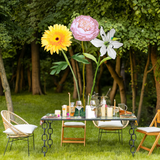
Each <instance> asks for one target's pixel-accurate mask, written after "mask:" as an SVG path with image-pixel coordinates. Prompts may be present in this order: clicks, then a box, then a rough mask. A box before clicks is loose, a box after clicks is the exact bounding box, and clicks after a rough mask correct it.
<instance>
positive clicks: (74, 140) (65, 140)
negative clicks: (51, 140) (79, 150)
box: [61, 121, 86, 146]
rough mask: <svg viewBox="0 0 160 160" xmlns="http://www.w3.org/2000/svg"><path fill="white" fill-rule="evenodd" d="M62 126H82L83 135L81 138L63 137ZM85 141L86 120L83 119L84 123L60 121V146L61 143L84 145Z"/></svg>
mask: <svg viewBox="0 0 160 160" xmlns="http://www.w3.org/2000/svg"><path fill="white" fill-rule="evenodd" d="M64 128H83V129H84V137H83V138H65V137H64ZM85 141H86V121H85V123H83V122H64V121H62V134H61V146H62V143H83V144H84V146H85Z"/></svg>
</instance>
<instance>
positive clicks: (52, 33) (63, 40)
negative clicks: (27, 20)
mask: <svg viewBox="0 0 160 160" xmlns="http://www.w3.org/2000/svg"><path fill="white" fill-rule="evenodd" d="M48 28H49V30H46V31H45V32H44V34H43V37H42V38H41V41H42V47H44V46H45V48H44V49H45V50H47V51H49V50H50V52H51V54H53V52H57V54H59V50H65V51H67V47H69V46H70V45H71V43H72V42H71V41H70V39H71V38H72V36H71V35H72V32H70V31H69V29H68V28H67V27H66V26H64V25H60V24H59V25H58V24H55V25H54V26H49V27H48Z"/></svg>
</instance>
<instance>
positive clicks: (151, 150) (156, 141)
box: [148, 134, 160, 155]
mask: <svg viewBox="0 0 160 160" xmlns="http://www.w3.org/2000/svg"><path fill="white" fill-rule="evenodd" d="M159 138H160V134H159V135H158V136H157V138H156V140H155V142H154V143H153V146H152V148H151V149H150V151H149V153H148V155H150V154H151V153H152V152H153V150H154V148H155V146H156V145H157V143H158V140H159Z"/></svg>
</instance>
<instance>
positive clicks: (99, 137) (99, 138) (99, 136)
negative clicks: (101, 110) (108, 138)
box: [98, 129, 103, 145]
mask: <svg viewBox="0 0 160 160" xmlns="http://www.w3.org/2000/svg"><path fill="white" fill-rule="evenodd" d="M102 131H103V130H101V129H99V134H98V145H99V142H100V141H101V138H102Z"/></svg>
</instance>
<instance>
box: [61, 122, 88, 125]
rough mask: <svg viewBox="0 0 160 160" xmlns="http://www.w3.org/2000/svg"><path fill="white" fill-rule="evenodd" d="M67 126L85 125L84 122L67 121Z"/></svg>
mask: <svg viewBox="0 0 160 160" xmlns="http://www.w3.org/2000/svg"><path fill="white" fill-rule="evenodd" d="M64 125H65V126H85V124H84V123H83V122H65V123H64Z"/></svg>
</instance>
